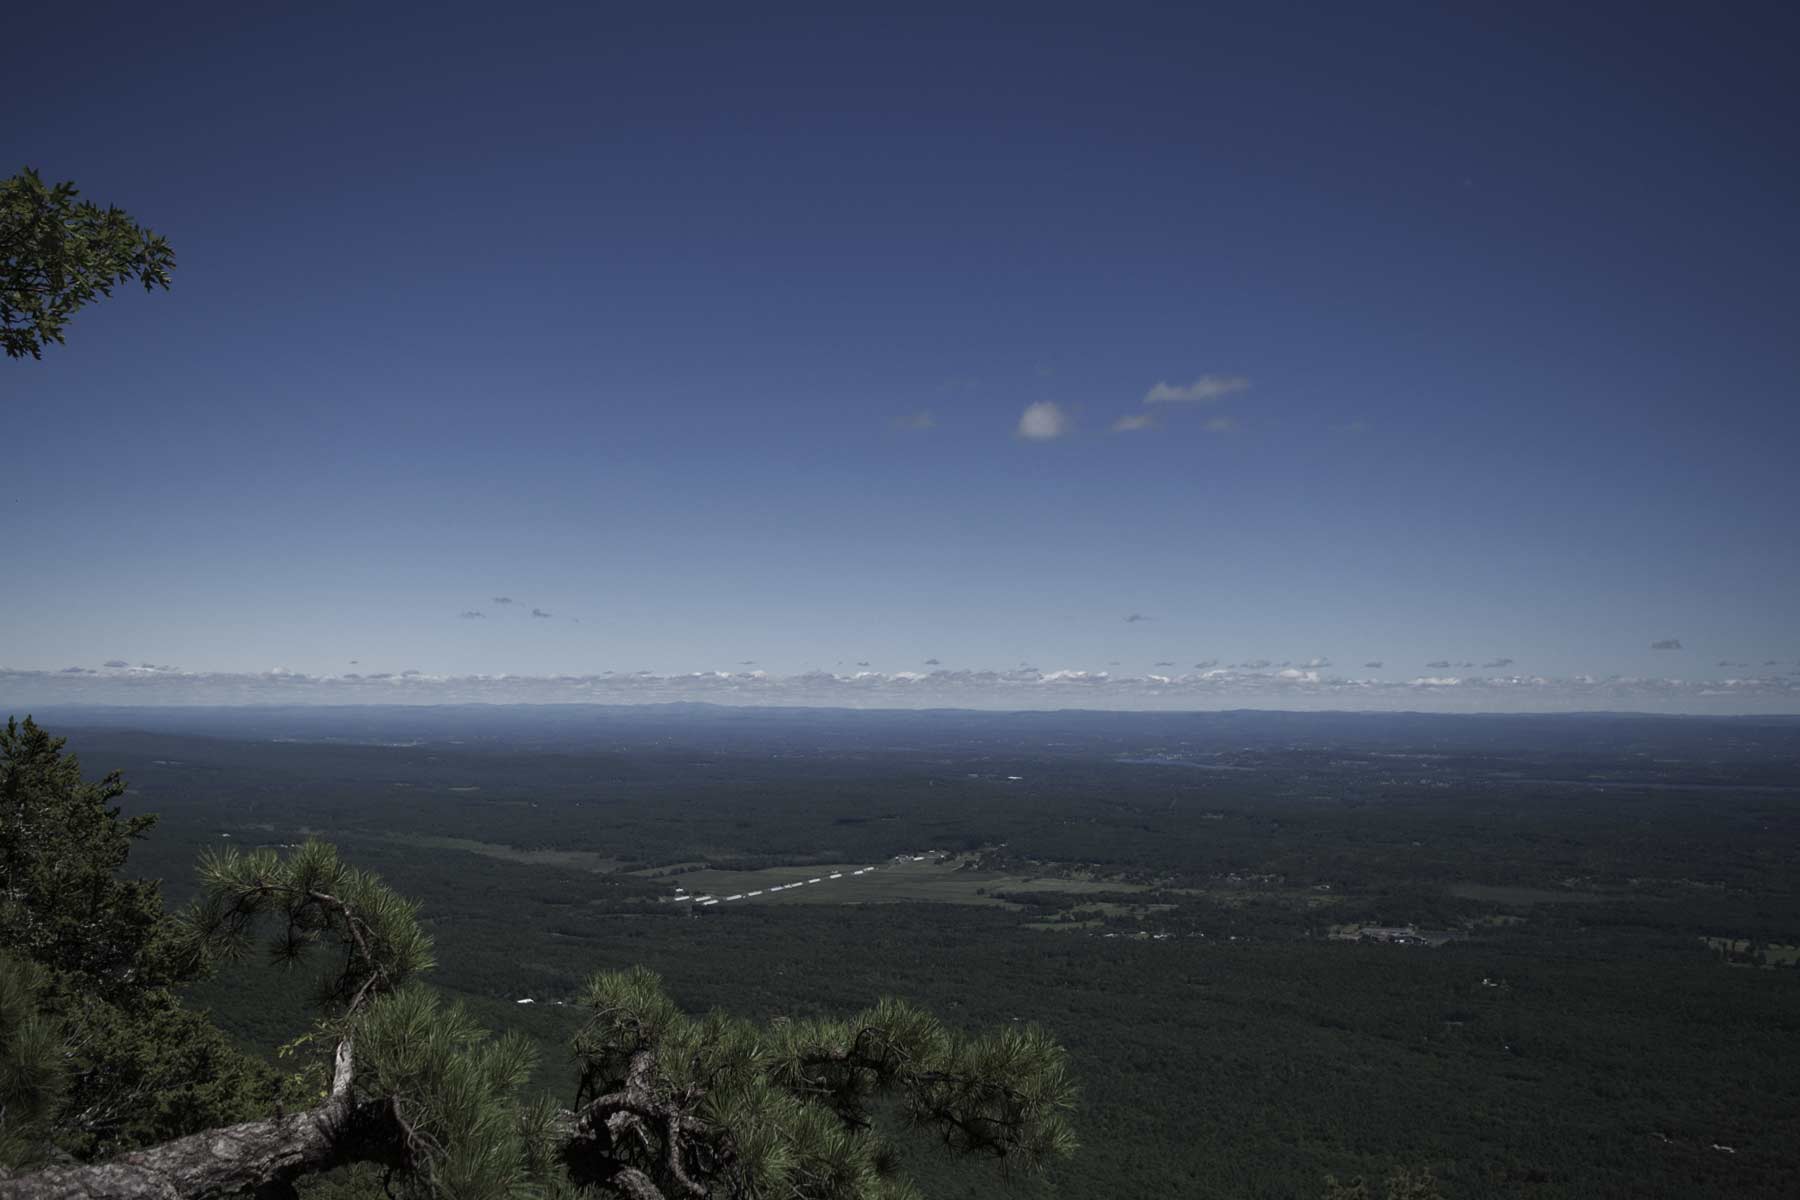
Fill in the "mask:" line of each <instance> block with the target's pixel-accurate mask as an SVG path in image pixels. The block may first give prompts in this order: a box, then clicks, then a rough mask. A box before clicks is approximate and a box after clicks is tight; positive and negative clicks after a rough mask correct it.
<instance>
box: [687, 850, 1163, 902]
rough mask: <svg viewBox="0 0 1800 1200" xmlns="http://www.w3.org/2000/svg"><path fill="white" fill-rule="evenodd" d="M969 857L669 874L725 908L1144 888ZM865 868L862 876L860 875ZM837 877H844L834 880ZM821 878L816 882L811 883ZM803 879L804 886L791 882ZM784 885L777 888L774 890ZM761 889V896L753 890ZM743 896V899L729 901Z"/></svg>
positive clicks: (974, 898) (972, 898)
mask: <svg viewBox="0 0 1800 1200" xmlns="http://www.w3.org/2000/svg"><path fill="white" fill-rule="evenodd" d="M963 861H964V860H960V859H958V860H952V861H950V862H946V863H941V864H940V863H938V862H936V861H928V862H910V861H909V862H892V861H889V862H885V863H875V864H865V863H836V864H821V865H816V866H809V867H770V868H768V869H766V870H762V871H714V870H705V871H688V872H684V873H682V874H680V875H673V876H669V877H668V878H667V882H668V883H669V884H670V886H671V894H672V893H673V888H674V887H675V886H679V887H681V888H682V889H683V890H684V891H685V892H686V893H687V894H688V895H690V896H716V897H718V899H719V900H720V902H721V906H722V905H723V904H726V903H730V904H887V903H896V902H900V901H918V902H924V903H933V904H985V905H997V906H1000V907H1005V908H1017V907H1019V906H1018V905H1016V904H1013V903H1011V902H1009V901H1007V900H1005V899H1002V898H1001V895H1000V893H1007V892H1061V893H1071V894H1077V895H1080V894H1086V893H1091V892H1141V891H1148V890H1149V889H1148V888H1145V887H1141V886H1139V885H1136V884H1127V883H1111V882H1105V881H1099V880H1088V879H1064V878H1058V877H1054V876H1032V875H1021V874H1011V873H1006V872H999V871H976V870H971V869H968V868H966V867H964V866H963V865H962V863H963ZM865 867H869V868H870V869H869V870H868V871H867V872H866V873H865V874H862V875H857V874H855V872H856V871H858V870H863V869H864V868H865ZM833 875H837V876H839V878H836V879H833V878H832V876H833ZM815 879H816V880H818V882H817V883H812V882H808V881H810V880H815ZM795 883H798V884H800V885H801V886H799V887H789V886H787V885H791V884H795ZM777 887H780V888H783V890H781V891H773V890H771V889H773V888H777ZM754 892H760V893H761V895H752V894H751V893H754ZM729 896H740V897H742V899H739V900H727V899H726V898H727V897H729Z"/></svg>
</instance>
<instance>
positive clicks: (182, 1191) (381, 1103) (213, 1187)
mask: <svg viewBox="0 0 1800 1200" xmlns="http://www.w3.org/2000/svg"><path fill="white" fill-rule="evenodd" d="M352 1069H353V1068H352V1059H351V1046H350V1042H349V1041H348V1040H345V1041H343V1042H341V1043H339V1044H338V1048H337V1053H336V1055H335V1062H334V1065H333V1071H332V1081H331V1092H330V1094H329V1096H328V1097H327V1098H326V1100H325V1102H324V1103H323V1104H321V1105H319V1106H318V1107H316V1108H312V1109H308V1110H307V1111H305V1112H301V1113H294V1114H291V1115H288V1116H281V1117H267V1118H264V1119H263V1120H260V1121H246V1122H244V1123H243V1124H241V1125H231V1126H228V1127H226V1128H224V1129H212V1130H208V1131H207V1132H205V1133H197V1134H194V1135H192V1136H190V1137H184V1138H178V1139H176V1140H175V1141H172V1142H165V1143H163V1144H162V1145H160V1146H153V1147H151V1148H149V1149H147V1150H138V1151H134V1152H132V1153H129V1154H124V1155H121V1156H120V1157H118V1158H116V1159H114V1160H112V1161H111V1162H108V1163H99V1164H95V1165H91V1166H79V1167H51V1168H48V1169H47V1170H42V1171H37V1172H34V1173H32V1174H29V1175H22V1176H19V1177H18V1178H13V1179H7V1178H0V1200H222V1198H223V1197H227V1196H233V1195H236V1194H239V1193H242V1192H248V1191H253V1190H255V1189H257V1188H259V1187H265V1186H267V1185H270V1184H281V1183H291V1182H292V1181H293V1180H295V1179H297V1178H299V1177H300V1176H302V1175H306V1174H309V1173H312V1172H317V1171H327V1170H330V1169H331V1168H332V1167H336V1166H341V1165H344V1164H346V1163H352V1162H388V1161H391V1160H392V1159H393V1157H394V1152H395V1149H396V1133H397V1131H396V1130H395V1128H394V1126H393V1123H392V1120H391V1116H390V1114H391V1109H390V1106H389V1104H388V1102H387V1101H386V1100H372V1101H364V1102H363V1103H360V1104H358V1103H355V1102H354V1101H353V1100H352V1098H351V1091H350V1085H351V1082H352Z"/></svg>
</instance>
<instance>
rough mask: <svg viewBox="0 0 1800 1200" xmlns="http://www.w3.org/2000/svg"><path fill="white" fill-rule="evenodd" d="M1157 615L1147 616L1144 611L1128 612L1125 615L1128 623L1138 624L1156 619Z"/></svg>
mask: <svg viewBox="0 0 1800 1200" xmlns="http://www.w3.org/2000/svg"><path fill="white" fill-rule="evenodd" d="M1155 619H1156V618H1155V617H1146V616H1145V615H1144V614H1143V613H1135V612H1134V613H1128V614H1127V615H1126V617H1125V623H1126V624H1127V625H1136V624H1138V623H1140V622H1142V621H1154V620H1155Z"/></svg>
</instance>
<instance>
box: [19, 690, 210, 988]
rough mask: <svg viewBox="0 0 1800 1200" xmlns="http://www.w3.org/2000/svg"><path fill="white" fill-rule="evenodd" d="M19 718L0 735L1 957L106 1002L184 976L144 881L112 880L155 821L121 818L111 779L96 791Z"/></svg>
mask: <svg viewBox="0 0 1800 1200" xmlns="http://www.w3.org/2000/svg"><path fill="white" fill-rule="evenodd" d="M66 740H67V739H64V738H53V737H51V736H50V735H49V734H47V733H46V732H44V730H43V729H41V728H39V726H38V725H37V724H36V722H34V721H33V720H32V719H31V718H30V717H26V718H25V721H24V723H23V724H20V723H19V722H17V721H15V720H12V719H10V718H9V719H8V720H7V723H6V728H5V730H3V731H0V949H11V950H14V951H16V952H17V953H19V954H21V955H24V956H25V957H28V958H31V959H33V960H35V961H36V962H39V963H41V964H43V965H44V966H46V967H49V968H51V969H52V970H56V971H64V972H72V973H75V974H77V975H79V976H80V977H81V979H82V982H83V986H84V987H85V988H87V989H89V990H92V991H94V992H97V993H98V994H100V995H101V996H102V997H104V998H106V999H108V1000H118V999H119V998H120V997H121V996H123V995H125V994H128V993H134V992H140V991H142V990H143V989H144V988H146V987H161V986H165V985H167V984H171V983H177V982H181V981H183V980H184V979H186V978H191V977H192V971H191V970H189V971H186V972H184V971H183V968H182V964H181V961H180V959H181V956H180V954H179V953H178V948H177V946H176V945H175V942H174V939H173V938H171V937H170V936H169V935H170V934H171V933H172V932H173V931H172V929H171V927H170V926H169V925H168V923H167V922H166V920H165V919H164V915H163V908H162V897H161V895H160V893H159V889H158V886H157V885H156V884H155V883H153V882H148V881H145V880H138V879H124V878H120V877H119V871H120V869H121V868H123V867H124V865H125V860H126V856H127V855H128V854H129V853H130V851H131V844H132V842H133V840H134V839H137V838H141V837H143V836H144V834H145V833H146V832H147V831H148V830H149V829H150V827H151V826H152V825H154V824H155V823H156V818H155V817H151V816H133V817H129V818H124V819H121V817H120V811H121V810H120V807H119V806H118V805H116V804H114V803H113V801H115V800H117V799H119V798H120V797H121V796H123V795H124V794H125V782H124V780H123V779H121V778H120V776H119V774H118V772H116V771H115V772H113V773H112V774H110V775H108V776H106V777H105V778H104V779H102V780H101V781H100V782H98V783H87V782H84V781H83V780H82V777H81V763H80V761H79V760H78V759H77V758H76V756H75V755H73V754H64V753H63V746H64V744H65V742H66Z"/></svg>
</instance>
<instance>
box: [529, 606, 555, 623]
mask: <svg viewBox="0 0 1800 1200" xmlns="http://www.w3.org/2000/svg"><path fill="white" fill-rule="evenodd" d="M531 615H532V616H534V617H536V618H538V619H539V620H540V621H548V620H549V619H550V616H551V614H549V613H547V612H545V611H544V610H543V609H541V608H534V609H532V610H531Z"/></svg>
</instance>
